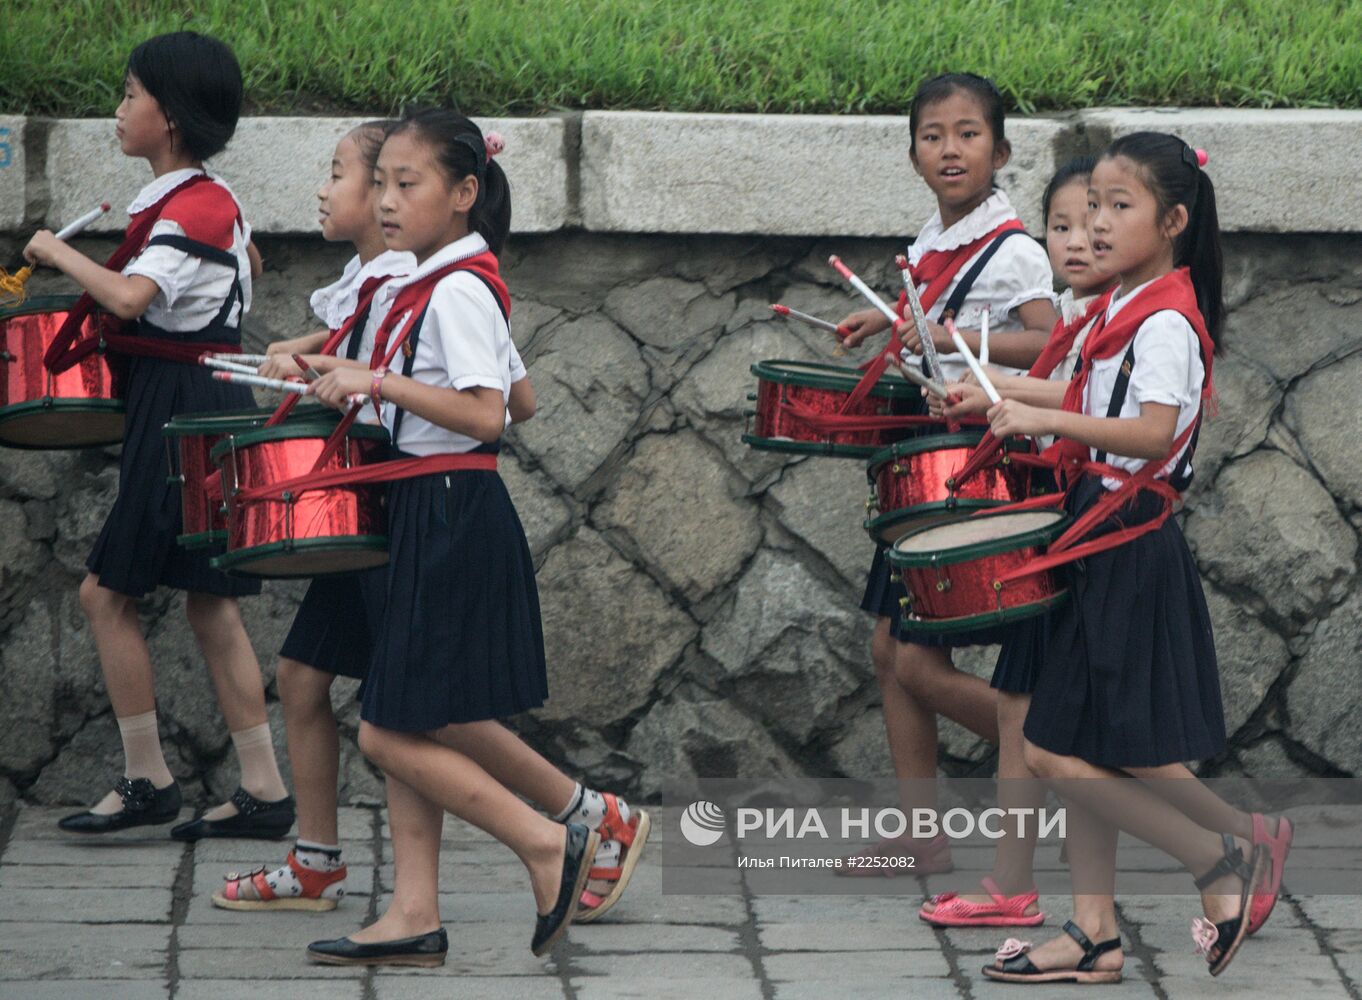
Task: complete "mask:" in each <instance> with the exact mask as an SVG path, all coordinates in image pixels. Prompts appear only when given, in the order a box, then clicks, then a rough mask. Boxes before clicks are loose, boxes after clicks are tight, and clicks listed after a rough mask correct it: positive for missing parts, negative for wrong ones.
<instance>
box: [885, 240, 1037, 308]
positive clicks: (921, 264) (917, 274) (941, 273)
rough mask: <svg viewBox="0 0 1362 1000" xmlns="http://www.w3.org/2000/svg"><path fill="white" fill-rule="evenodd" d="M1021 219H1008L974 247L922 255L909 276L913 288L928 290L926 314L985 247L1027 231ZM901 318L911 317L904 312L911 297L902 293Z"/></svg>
mask: <svg viewBox="0 0 1362 1000" xmlns="http://www.w3.org/2000/svg"><path fill="white" fill-rule="evenodd" d="M1025 228H1026V227H1025V226H1023V225H1022V221H1021V219H1015V218H1014V219H1008V220H1007V221H1006V222H1004V223H1003V224H1002V225H1000V226H998V227H997V228H996V229H993V230H991V231H990V232H987V233H985V234H984V235H983V236H980V237H979V238H978V239H977V240H975V241H973V242H972V243H966V244H964V245H963V246H958V247H956V248H954V249H953V250H928V251H927V252H926V253H924V254H923V255H922V257H921V258H920V259H919V260H918V262H917V263H916V264H912V265H910V266H909V268H908V273H909V274H910V275H912V278H913V284H915V285H921V284H923V283H924V282H925V283H926V285H927V287H926V288H924V289H923V290H922V292H921V294H919V295H918V298H919V299H920V300H921V302H922V311H923V313H926V312H928V311H929V310H930V309H931V308H932V306H934V305H936V300H937V299H939V298H941V296H942V294H943V293H944V292H945V291H946V289H947V288H949V287H950V286H951V282H952V281H954V280H955V276H956V275H957V274H959V273H960V271H961V269H962V268H964V266H965V265H966V264H967V263H969V261H970V259H971V258H972V257H973V256H974V255H975V254H977V253H978V252H979V251H980V250H982V249H984V247H986V246H988V245H989V244H990V243H992V242H993V240H994V239H995V238H996V237H997V236H999V235H1001V234H1002V233H1005V232H1007V231H1008V230H1009V229H1025ZM897 308H898V314H899V315H900V316H902V317H904V318H905V319H906V318H907V316H908V314H907V313H906V312H904V310H905V309H907V308H908V293H907V292H899V301H898V307H897Z"/></svg>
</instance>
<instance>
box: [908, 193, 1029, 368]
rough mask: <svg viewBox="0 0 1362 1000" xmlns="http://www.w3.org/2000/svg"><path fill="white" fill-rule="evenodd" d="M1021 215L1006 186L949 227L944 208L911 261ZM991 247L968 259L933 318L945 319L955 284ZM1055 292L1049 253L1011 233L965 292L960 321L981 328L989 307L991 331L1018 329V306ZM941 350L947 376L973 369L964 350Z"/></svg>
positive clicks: (920, 235) (924, 230)
mask: <svg viewBox="0 0 1362 1000" xmlns="http://www.w3.org/2000/svg"><path fill="white" fill-rule="evenodd" d="M1016 217H1017V213H1016V212H1015V211H1014V210H1013V208H1012V202H1010V201H1009V200H1008V198H1007V195H1006V194H1005V193H1003V192H1002V191H994V192H993V194H992V195H990V196H989V198H988V199H987V200H986V201H984V202H983V204H981V205H979V207H978V208H976V209H975V210H974V211H973V212H971V213H970V214H969V215H967V216H965V217H964V218H963V219H961V220H960V221H959V222H957V223H955V225H953V226H951V227H950V228H948V229H945V228H942V225H941V213H940V211H938V212H936V213H935V214H933V215H932V217H931V219H929V220H928V221H927V224H926V225H925V226H923V227H922V231H921V232H919V233H918V235H917V239H916V240H914V241H913V242H912V244H911V245H910V246H909V247H908V262H909V263H910V264H917V262H918V261H920V260H921V259H922V258H923V257H924V256H925V255H926V254H928V253H929V252H931V251H933V250H947V251H948V250H954V249H955V248H956V247H960V246H964V245H965V244H967V243H973V242H974V241H975V240H977V239H979V238H980V237H982V236H986V235H988V234H989V233H990V232H992V231H993V230H994V229H997V228H998V226H1000V225H1002V224H1003V223H1004V222H1007V221H1008V220H1009V219H1015V218H1016ZM987 249H988V246H987V244H985V246H984V247H983V248H981V249H980V250H979V252H978V253H976V254H975V255H974V256H972V257H971V258H970V259H969V260H968V261H966V262H965V266H964V267H962V268H961V269H960V271H959V272H958V273H957V275H956V277H955V279H954V280H953V281H952V282H951V283H950V285H949V286H947V288H946V290H945V291H944V292H942V293H941V297H940V298H939V299H937V300H936V302H934V303H933V304H932V307H931V308H930V309H928V310H927V318H928V319H930V320H933V321H937V322H939V321H940V319H941V313H942V312H943V311H944V310H945V308H946V303H947V301H949V300H950V297H951V293H952V292H953V291H955V286H956V285H957V284H959V283H960V279H961V278H963V277H964V276H965V275H966V274H968V273H969V270H970V268H971V267H972V266H973V265H974V262H975V261H976V260H978V259H979V254H982V253H984V252H985V251H986V250H987ZM926 288H927V285H926V283H925V282H924V283H922V284H920V285H918V293H919V294H921V293H922V292H923V291H925V290H926ZM1053 296H1054V278H1053V277H1052V276H1051V273H1050V260H1049V258H1048V257H1047V256H1046V255H1045V250H1044V248H1042V247H1041V245H1040V244H1039V243H1037V242H1036V241H1035V240H1034V239H1032V238H1031V237H1030V236H1029V235H1019V236H1012V237H1009V238H1008V240H1007V241H1006V242H1005V243H1003V245H1002V246H1000V247H999V248H998V251H997V252H996V253H995V254H994V255H993V257H992V259H991V260H990V261H989V262H988V264H987V265H985V267H984V269H983V271H981V272H980V273H979V277H978V278H976V279H975V282H974V284H973V286H971V288H970V290H969V292H968V293H967V294H966V295H965V301H964V302H963V303H962V304H961V306H960V309H959V311H958V312H957V313H956V317H955V322H956V323H957V324H958V325H959V326H960V327H961V328H962V329H970V330H976V329H978V328H979V324H980V321H981V319H982V317H983V314H984V311H985V310H988V313H989V331H990V332H992V333H1016V332H1018V331H1020V330H1023V329H1025V325H1024V324H1023V323H1022V322H1021V319H1020V317H1019V316H1017V315H1016V314H1015V312H1014V311H1015V310H1016V309H1017V307H1019V306H1021V305H1024V304H1025V303H1027V302H1031V301H1033V300H1036V299H1046V300H1051V301H1053ZM938 354H939V355H940V358H941V367H942V369H943V371H944V373H945V376H946V379H947V380H948V381H958V380H959V379H960V378H962V377H963V376H964V374H965V373H966V372H967V371H969V367H968V365H966V363H965V359H964V358H963V357H962V356H961V355H960V354H959V353H957V352H955V351H951V352H949V353H947V352H945V351H941V350H940V349H939V348H938ZM905 360H913V361H915V362H916V363H917V364H919V365H921V364H922V359H921V358H920V357H918V356H917V355H911V354H907V353H905ZM998 368H999V369H1000V370H1001V371H1004V372H1007V373H1010V374H1024V372H1023V371H1022V370H1021V369H1017V368H1008V367H1005V366H1002V365H999V366H998Z"/></svg>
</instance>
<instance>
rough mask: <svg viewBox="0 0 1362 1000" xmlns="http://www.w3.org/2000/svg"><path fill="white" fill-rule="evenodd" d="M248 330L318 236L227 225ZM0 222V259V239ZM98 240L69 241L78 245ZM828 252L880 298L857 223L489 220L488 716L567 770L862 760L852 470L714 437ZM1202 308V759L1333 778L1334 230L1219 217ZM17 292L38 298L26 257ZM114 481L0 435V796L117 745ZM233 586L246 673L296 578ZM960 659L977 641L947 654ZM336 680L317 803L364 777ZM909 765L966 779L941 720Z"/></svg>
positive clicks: (1354, 292) (967, 741)
mask: <svg viewBox="0 0 1362 1000" xmlns="http://www.w3.org/2000/svg"><path fill="white" fill-rule="evenodd" d="M261 243H262V249H263V250H264V253H265V256H266V260H267V266H268V269H269V270H268V273H267V274H266V276H265V277H264V278H262V279H261V280H260V281H259V282H258V284H257V292H256V308H255V309H254V311H253V312H252V314H251V316H250V318H249V321H248V326H249V334H248V340H249V341H250V343H251V344H253V345H255V346H260V345H263V344H264V343H266V342H267V341H269V340H271V339H276V338H279V337H285V336H292V335H295V334H297V333H299V332H301V331H302V330H304V329H305V328H307V327H308V325H309V322H308V315H307V307H306V293H307V292H308V291H309V290H310V289H311V288H313V287H315V286H317V285H320V284H323V283H325V282H327V281H329V280H331V278H332V276H333V275H334V274H335V273H337V271H338V270H339V268H340V266H341V265H342V263H343V260H344V253H342V252H340V251H338V250H337V249H336V248H332V247H327V246H325V245H323V244H322V243H321V242H320V241H318V240H316V239H303V238H269V237H263V238H262V240H261ZM16 246H17V244H15V243H14V242H13V241H10V242H9V243H4V242H3V241H0V251H4V252H5V255H6V257H8V256H9V255H10V253H11V252H12V251H13V250H14V249H16ZM109 246H110V244H109V243H108V241H107V240H90V241H87V242H86V243H85V248H86V249H87V250H89V251H90V252H92V253H97V254H102V253H105V252H107V249H108V247H109ZM834 251H835V252H837V253H840V254H841V255H842V256H843V257H845V258H846V259H847V261H848V262H849V263H850V264H851V265H852V266H853V267H855V268H857V269H858V270H859V271H860V273H862V274H863V275H865V276H866V277H867V279H868V280H871V279H873V281H874V282H875V283H877V284H878V285H879V286H880V287H882V288H885V289H889V288H892V287H893V286H894V277H895V276H894V275H892V274H891V273H890V272H889V270H888V269H887V267H886V264H887V263H888V262H889V260H890V259H891V256H892V253H893V252H894V245H893V244H892V243H891V242H889V241H886V240H869V239H861V240H854V239H849V238H848V239H840V240H816V239H812V238H758V237H739V236H724V237H716V236H691V237H685V236H629V235H609V234H593V233H587V232H581V231H576V232H559V233H550V234H540V235H520V236H517V237H516V238H515V239H514V240H513V241H512V245H511V247H510V249H509V252H508V254H507V255H506V263H507V273H508V280H509V283H510V286H511V289H512V293H513V296H514V298H515V310H516V311H515V317H514V324H513V325H514V331H515V337H516V341H517V343H518V344H519V345H520V348H521V351H522V352H523V354H524V355H525V358H526V360H527V362H528V364H529V370H530V374H531V377H532V379H533V382H534V385H535V388H536V390H537V392H538V394H539V400H540V406H539V413H538V415H537V416H536V417H535V418H534V420H533V421H531V422H530V423H528V424H526V425H524V426H522V427H518V428H515V429H513V430H512V432H511V433H510V435H509V439H510V448H509V452H510V453H509V454H508V455H507V456H506V458H505V460H504V462H503V465H502V468H503V475H504V476H505V478H506V480H507V482H508V485H509V487H510V490H511V493H512V495H513V497H514V498H515V501H516V504H517V507H518V509H519V511H520V514H521V518H522V520H523V521H524V523H525V527H526V531H527V534H528V535H529V538H530V543H531V546H532V548H533V550H534V553H535V558H536V561H537V564H538V566H539V585H540V590H541V599H542V603H543V608H544V627H545V634H546V639H547V644H548V652H549V665H550V687H551V692H552V697H551V700H550V702H549V703H548V704H547V705H546V706H545V707H544V708H543V709H542V710H541V711H539V712H536V713H533V714H532V716H530V717H527V718H523V719H519V720H516V725H517V726H519V727H520V728H521V729H522V730H523V731H524V732H525V733H526V734H527V735H528V736H529V737H530V738H531V739H532V740H533V741H534V742H535V743H536V744H537V745H538V746H540V747H542V748H543V749H544V750H545V751H546V752H548V753H549V754H551V755H552V756H554V757H555V758H557V759H561V760H564V761H566V762H569V763H570V764H571V765H572V766H573V767H575V768H577V769H579V770H580V771H581V772H583V773H585V774H586V775H588V776H590V778H591V779H592V780H594V781H598V782H602V783H605V784H609V785H611V786H612V787H621V788H624V789H627V790H629V791H631V792H633V793H635V794H644V795H650V794H656V793H657V791H658V790H659V788H660V786H661V783H662V782H663V781H664V780H666V779H667V777H668V776H670V775H675V774H682V775H684V774H688V773H691V772H696V773H704V774H709V775H731V776H744V777H747V776H760V775H769V774H776V773H781V774H788V773H804V774H816V775H834V774H842V775H849V776H867V777H868V776H878V775H887V774H889V773H890V769H889V763H888V757H887V753H886V750H885V743H884V735H883V726H882V724H881V722H880V717H879V710H878V707H877V700H878V693H877V689H876V685H875V681H874V678H873V676H872V671H871V667H870V661H869V655H868V642H869V632H870V622H869V621H868V619H867V617H866V616H864V615H863V614H862V613H861V612H860V611H858V610H857V607H856V604H857V601H858V599H859V596H860V590H861V587H862V584H863V582H864V577H865V570H866V568H867V566H868V564H869V559H870V554H871V546H870V543H869V541H868V540H867V538H866V536H865V534H864V532H863V531H862V529H861V526H860V525H861V519H862V510H863V508H862V504H863V501H864V499H865V496H866V492H867V491H866V485H865V479H864V472H863V469H862V467H861V466H860V465H859V464H858V463H855V462H849V461H842V460H834V459H818V458H814V459H798V458H796V459H793V460H791V459H788V458H785V457H782V456H778V455H773V454H769V453H759V452H753V451H750V450H748V449H747V448H745V447H744V446H743V445H742V444H741V443H740V441H739V436H740V435H741V433H742V431H743V424H744V418H743V411H744V409H745V408H746V407H747V406H748V405H749V404H747V402H746V393H747V392H748V391H749V390H750V388H751V387H752V385H753V379H752V377H751V376H750V375H749V373H748V367H749V365H750V364H751V363H752V362H754V361H758V360H761V359H764V358H777V357H795V358H809V359H824V358H826V357H827V355H828V353H829V350H828V347H829V343H828V341H826V340H824V339H821V337H820V336H819V335H815V334H813V333H810V332H808V331H806V330H804V329H802V328H795V327H791V326H788V325H785V324H783V323H782V322H780V321H778V320H775V319H773V318H772V317H771V314H770V312H769V310H768V309H767V304H768V303H770V302H772V301H784V302H787V303H789V304H791V305H794V306H798V307H801V308H805V309H807V310H809V311H811V312H815V313H819V314H822V315H827V316H837V315H840V314H841V313H843V312H844V311H846V310H847V309H849V308H853V307H857V306H858V303H857V302H856V301H855V300H853V299H852V298H850V297H849V296H848V294H847V292H846V291H845V290H844V289H843V288H842V287H840V286H839V284H838V283H837V282H836V281H834V280H833V279H834V278H835V275H834V274H833V273H832V272H831V271H830V270H829V269H828V268H827V266H826V264H825V263H824V261H825V259H826V257H827V254H828V253H829V252H834ZM1227 254H1228V288H1229V295H1230V301H1231V305H1232V307H1233V312H1232V318H1231V323H1230V326H1229V331H1228V336H1227V343H1228V351H1227V353H1226V354H1225V356H1224V357H1223V358H1222V359H1220V361H1219V362H1218V363H1217V366H1216V381H1217V383H1218V386H1219V395H1220V413H1219V416H1218V418H1216V419H1215V420H1213V421H1212V422H1210V423H1209V424H1208V426H1207V429H1206V431H1205V433H1204V434H1203V435H1202V444H1201V447H1200V450H1199V453H1198V461H1197V463H1196V464H1197V472H1198V475H1197V481H1196V484H1195V487H1194V488H1193V490H1192V491H1191V494H1190V495H1189V497H1188V500H1187V507H1186V511H1185V512H1184V514H1182V515H1180V516H1181V517H1182V519H1183V523H1184V525H1185V528H1186V531H1187V535H1188V538H1189V540H1190V542H1191V544H1192V546H1193V549H1194V550H1195V552H1196V555H1197V558H1198V561H1199V563H1200V565H1201V568H1202V571H1203V574H1204V577H1205V581H1206V590H1207V595H1208V598H1209V601H1210V604H1211V609H1212V613H1213V614H1214V617H1215V623H1216V638H1217V646H1218V649H1219V651H1220V657H1221V671H1222V679H1223V687H1224V691H1225V700H1226V708H1227V714H1228V720H1227V721H1228V728H1229V729H1230V731H1231V732H1232V733H1233V747H1232V749H1231V750H1230V751H1229V752H1228V753H1227V754H1225V755H1224V756H1223V757H1221V758H1220V759H1218V760H1216V761H1212V762H1210V764H1209V765H1208V770H1209V771H1210V772H1211V773H1237V772H1241V771H1243V772H1247V773H1250V774H1253V775H1292V774H1299V773H1307V772H1308V773H1316V774H1331V775H1339V774H1343V773H1350V774H1358V773H1362V685H1359V684H1358V683H1357V670H1358V664H1359V662H1362V656H1360V655H1359V654H1362V640H1360V638H1359V637H1362V588H1359V586H1358V584H1357V568H1358V553H1357V547H1358V534H1357V533H1358V528H1359V527H1362V463H1360V462H1359V461H1358V450H1357V442H1358V441H1362V409H1360V408H1359V407H1358V405H1357V403H1358V400H1359V393H1358V391H1357V388H1356V387H1357V386H1358V384H1359V380H1362V264H1359V263H1358V262H1359V261H1362V237H1356V236H1341V235H1340V236H1301V235H1296V236H1256V235H1251V234H1241V235H1234V236H1231V237H1229V238H1228V240H1227ZM38 281H39V284H37V285H35V286H34V290H35V291H43V290H56V289H57V288H59V287H61V286H60V282H59V281H58V280H55V279H53V278H52V277H51V276H50V275H45V276H43V277H42V278H40V279H38ZM115 481H116V461H115V451H114V450H113V449H110V450H105V451H98V450H96V451H88V452H82V453H60V454H58V453H25V452H17V451H3V452H0V776H3V777H0V801H3V800H4V799H7V798H10V797H13V796H14V795H16V794H18V795H22V796H24V797H25V798H27V799H29V800H30V801H34V802H42V803H55V802H73V803H75V802H85V801H88V800H89V799H90V798H91V796H92V795H94V794H95V793H96V792H97V791H98V790H100V789H102V788H103V787H105V785H106V784H107V780H108V778H109V776H110V775H111V774H112V773H113V769H114V767H115V766H116V764H117V762H118V760H119V744H118V737H117V730H116V727H115V724H114V720H113V718H112V715H111V714H110V712H109V709H108V705H107V702H106V699H105V695H104V691H103V685H102V682H101V680H100V673H99V668H98V665H97V663H96V660H95V654H94V649H93V645H92V643H91V640H90V633H89V629H88V628H87V627H86V625H85V623H84V620H83V618H82V615H81V612H80V609H79V606H78V602H77V600H76V584H77V581H78V580H79V578H80V575H81V573H82V564H83V559H84V557H85V555H86V553H87V551H88V549H89V547H90V545H91V543H92V542H93V540H94V537H95V535H96V533H97V532H98V529H99V526H100V524H101V522H102V518H103V515H104V512H105V510H106V508H107V506H108V504H109V502H110V500H111V499H112V496H113V490H114V486H115ZM300 589H301V588H300V585H298V584H274V583H270V584H267V585H266V587H265V594H264V596H262V597H260V598H257V599H252V600H247V601H246V602H244V610H245V615H246V618H247V622H248V627H249V629H250V632H251V637H252V640H253V642H254V644H255V647H256V650H257V653H258V654H259V656H260V658H261V662H262V666H263V667H264V669H265V672H266V676H267V678H269V679H270V680H271V687H270V698H271V706H270V712H271V719H272V721H273V722H274V724H275V729H276V740H277V742H279V743H280V744H281V745H282V742H283V740H282V723H281V719H280V714H279V710H278V709H279V707H278V705H277V703H275V700H274V699H275V692H274V689H273V684H272V678H273V664H272V660H273V657H274V654H275V651H276V650H277V648H278V645H279V641H280V639H281V638H282V636H283V634H284V633H285V631H286V630H287V628H288V625H289V622H290V620H291V616H292V610H293V608H294V606H295V603H296V601H297V599H298V596H299V594H300ZM181 603H182V602H181V600H180V599H179V598H178V597H172V596H171V595H169V594H166V593H158V594H156V595H154V596H153V597H152V598H150V599H148V600H147V601H145V602H144V603H143V605H142V611H143V615H144V618H145V621H146V625H147V629H148V634H149V636H150V643H151V648H152V653H153V657H154V660H155V664H156V670H157V675H158V692H159V697H160V707H161V712H162V717H163V719H164V735H165V741H166V743H167V746H168V747H170V760H171V766H172V769H173V770H174V771H175V772H176V773H177V774H178V775H179V776H180V777H181V778H182V779H184V780H186V781H187V782H188V787H189V789H190V791H191V792H192V793H200V794H202V795H205V796H207V795H213V796H220V795H222V794H224V793H225V792H227V791H230V789H231V787H232V786H233V784H234V782H235V775H234V774H233V773H232V772H233V765H232V763H231V761H230V757H231V755H230V754H229V752H228V749H229V746H228V738H227V733H226V731H225V729H224V727H223V725H222V723H221V720H220V718H219V716H218V714H217V711H216V707H215V704H214V700H213V696H212V692H211V690H210V688H209V684H208V681H207V677H206V672H205V670H204V667H203V664H202V662H201V659H200V657H199V655H198V653H197V651H196V649H195V647H194V644H193V641H192V638H191V636H190V634H189V631H188V628H187V627H186V625H185V622H184V618H183V614H182V609H181V606H180V605H181ZM961 661H962V665H964V666H965V667H966V668H967V669H971V670H974V671H976V672H978V673H981V674H984V675H985V676H986V675H987V674H988V672H989V671H990V670H991V667H992V651H991V650H990V651H977V652H975V653H972V654H970V655H967V656H962V657H961ZM352 692H353V687H352V686H351V685H348V684H346V683H345V682H341V683H338V684H337V689H336V695H335V700H336V704H337V706H338V708H339V709H340V714H341V717H342V719H343V726H344V730H345V734H346V739H345V740H344V743H343V747H344V749H343V756H344V760H343V766H342V782H343V788H342V798H343V800H344V801H349V802H357V803H359V802H367V801H374V800H376V799H377V798H378V797H379V796H380V795H381V786H380V785H379V783H378V782H377V781H376V779H375V777H374V774H373V773H372V771H371V770H370V769H369V768H368V767H367V765H366V764H365V763H364V761H363V760H362V758H361V757H360V755H359V754H358V753H357V752H356V750H355V748H354V744H353V734H354V727H355V724H356V712H355V706H354V702H353V699H352ZM942 760H943V764H944V766H945V767H946V768H947V769H948V770H950V771H953V772H956V773H967V772H972V771H976V770H986V769H987V768H988V767H989V766H990V765H991V760H990V751H989V748H988V747H986V746H984V745H981V744H980V743H978V742H977V741H975V740H974V739H973V738H971V737H970V736H969V735H968V734H966V733H965V732H963V731H962V730H960V729H959V728H957V727H954V726H951V725H949V724H947V725H943V728H942Z"/></svg>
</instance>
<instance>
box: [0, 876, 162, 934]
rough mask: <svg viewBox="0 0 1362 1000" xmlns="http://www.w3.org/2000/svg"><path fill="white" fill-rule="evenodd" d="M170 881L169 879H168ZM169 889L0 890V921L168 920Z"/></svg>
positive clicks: (119, 922)
mask: <svg viewBox="0 0 1362 1000" xmlns="http://www.w3.org/2000/svg"><path fill="white" fill-rule="evenodd" d="M167 881H169V880H167ZM170 904H171V892H170V886H169V885H167V886H166V887H165V888H161V889H66V890H63V891H62V892H53V891H51V890H50V889H6V890H5V891H4V892H3V893H0V922H3V921H9V920H17V921H21V922H23V923H47V922H52V921H56V922H66V921H69V920H70V919H71V918H72V917H73V916H79V917H80V919H81V922H82V923H87V924H126V923H129V922H148V921H151V922H156V921H166V920H169V919H170Z"/></svg>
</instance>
